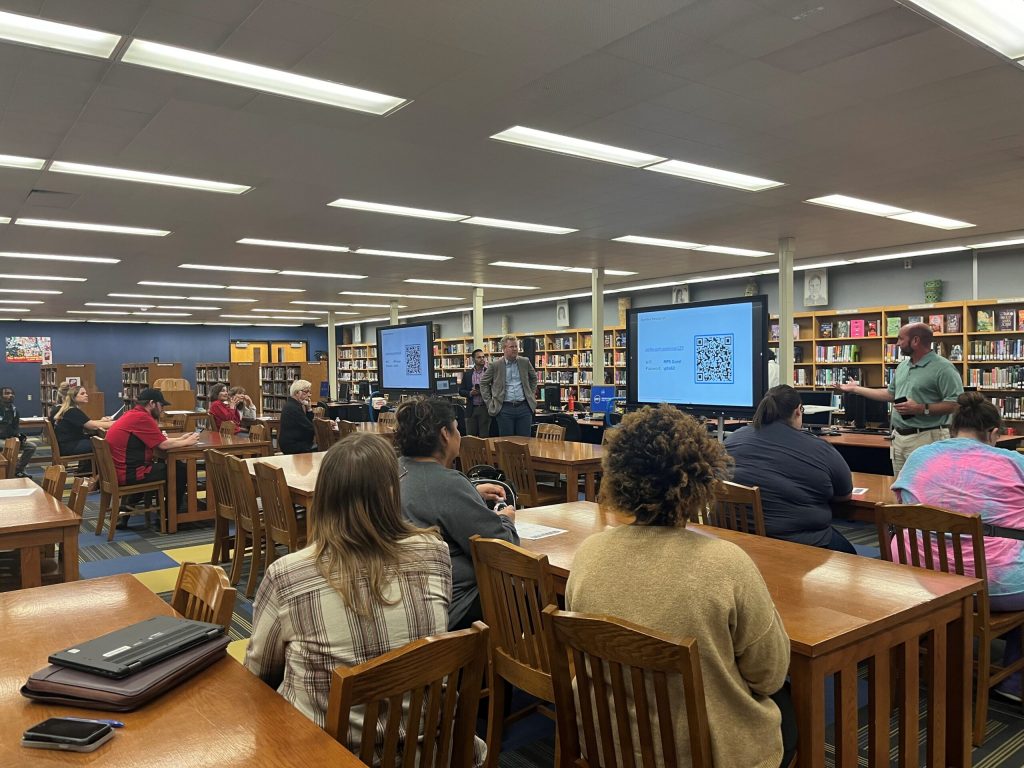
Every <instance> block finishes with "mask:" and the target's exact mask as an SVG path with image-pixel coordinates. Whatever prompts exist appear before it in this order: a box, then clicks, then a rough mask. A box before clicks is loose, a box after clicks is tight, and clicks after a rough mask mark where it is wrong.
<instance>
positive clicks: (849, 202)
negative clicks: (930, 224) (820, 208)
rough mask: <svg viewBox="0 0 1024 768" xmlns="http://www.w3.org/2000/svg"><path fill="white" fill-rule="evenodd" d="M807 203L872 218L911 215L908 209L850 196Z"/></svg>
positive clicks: (838, 196)
mask: <svg viewBox="0 0 1024 768" xmlns="http://www.w3.org/2000/svg"><path fill="white" fill-rule="evenodd" d="M806 202H808V203H812V204H813V205H824V206H827V207H828V208H841V209H842V210H844V211H856V212H857V213H867V214H870V215H872V216H895V215H896V214H898V213H910V211H908V210H907V209H906V208H897V207H896V206H894V205H886V204H885V203H873V202H871V201H870V200H861V199H860V198H857V197H850V196H849V195H824V196H823V197H812V198H811V199H809V200H807V201H806Z"/></svg>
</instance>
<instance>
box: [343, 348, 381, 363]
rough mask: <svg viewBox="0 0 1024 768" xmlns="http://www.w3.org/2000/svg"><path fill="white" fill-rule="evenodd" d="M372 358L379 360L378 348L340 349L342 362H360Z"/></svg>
mask: <svg viewBox="0 0 1024 768" xmlns="http://www.w3.org/2000/svg"><path fill="white" fill-rule="evenodd" d="M365 358H372V359H373V360H376V359H377V348H376V347H360V348H358V349H339V350H338V359H340V360H358V359H365Z"/></svg>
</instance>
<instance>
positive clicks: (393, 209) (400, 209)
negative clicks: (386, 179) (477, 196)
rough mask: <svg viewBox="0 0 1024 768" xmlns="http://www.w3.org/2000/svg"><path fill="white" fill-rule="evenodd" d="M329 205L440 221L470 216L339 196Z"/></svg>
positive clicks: (457, 219)
mask: <svg viewBox="0 0 1024 768" xmlns="http://www.w3.org/2000/svg"><path fill="white" fill-rule="evenodd" d="M327 205H329V206H332V207H334V208H351V209H353V210H356V211H369V212H371V213H391V214H394V215H395V216H413V217H415V218H418V219H437V220H439V221H462V220H463V219H467V218H469V217H468V216H466V214H464V213H445V212H444V211H429V210H426V209H425V208H409V207H407V206H404V205H390V204H389V203H369V202H366V201H365V200H348V199H346V198H343V197H339V198H338V199H337V200H334V201H332V202H330V203H328V204H327Z"/></svg>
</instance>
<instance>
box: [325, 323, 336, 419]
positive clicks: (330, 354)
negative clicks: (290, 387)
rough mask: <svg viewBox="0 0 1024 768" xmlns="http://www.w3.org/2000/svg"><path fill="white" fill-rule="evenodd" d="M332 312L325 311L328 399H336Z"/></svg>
mask: <svg viewBox="0 0 1024 768" xmlns="http://www.w3.org/2000/svg"><path fill="white" fill-rule="evenodd" d="M334 322H335V320H334V312H333V311H331V310H328V311H327V386H328V387H329V388H330V389H329V392H330V395H329V398H330V399H331V400H334V399H335V398H337V397H338V343H337V338H336V336H335V326H334Z"/></svg>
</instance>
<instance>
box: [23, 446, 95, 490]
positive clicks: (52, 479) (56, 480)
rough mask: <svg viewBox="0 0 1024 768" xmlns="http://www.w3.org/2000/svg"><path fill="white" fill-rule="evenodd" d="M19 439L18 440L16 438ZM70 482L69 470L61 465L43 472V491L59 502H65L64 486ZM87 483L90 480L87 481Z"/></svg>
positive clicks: (53, 465)
mask: <svg viewBox="0 0 1024 768" xmlns="http://www.w3.org/2000/svg"><path fill="white" fill-rule="evenodd" d="M15 439H17V438H15ZM67 480H68V472H67V470H66V469H65V468H64V467H63V466H62V465H60V464H51V465H50V466H48V467H47V468H46V470H45V471H44V472H43V482H42V486H43V490H44V491H46V492H47V493H48V494H50V495H51V496H53V498H55V499H57V500H58V501H63V500H64V485H65V483H67ZM86 482H88V480H87V479H86Z"/></svg>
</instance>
